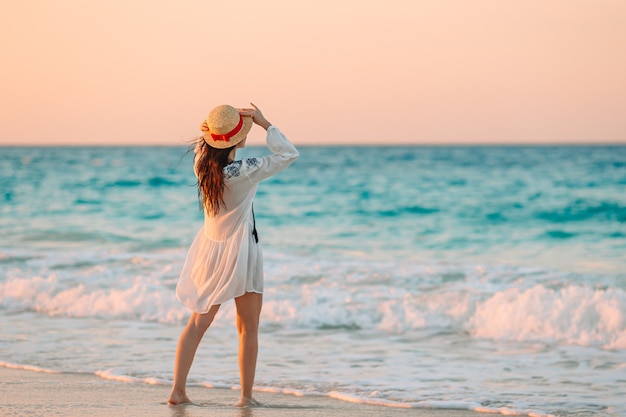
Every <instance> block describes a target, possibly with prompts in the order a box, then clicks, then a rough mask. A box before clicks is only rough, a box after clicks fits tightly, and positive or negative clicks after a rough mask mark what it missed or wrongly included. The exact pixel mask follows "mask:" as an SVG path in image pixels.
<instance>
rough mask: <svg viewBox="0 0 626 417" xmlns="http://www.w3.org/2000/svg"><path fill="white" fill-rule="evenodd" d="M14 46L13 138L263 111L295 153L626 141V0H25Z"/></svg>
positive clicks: (14, 4)
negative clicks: (233, 110) (238, 109)
mask: <svg viewBox="0 0 626 417" xmlns="http://www.w3.org/2000/svg"><path fill="white" fill-rule="evenodd" d="M0 45H1V48H0V51H1V54H2V65H1V66H0V97H1V98H0V112H1V120H2V121H1V123H0V145H7V144H50V145H54V144H112V145H113V144H171V145H180V144H183V143H184V142H185V141H186V140H188V139H190V138H192V137H194V136H196V135H198V134H199V133H200V131H199V130H198V128H199V125H200V123H201V121H202V119H203V118H204V117H206V115H207V114H208V112H209V111H210V110H211V108H213V107H214V106H216V105H219V104H223V103H228V104H232V105H235V106H247V105H248V103H249V102H250V101H252V102H254V103H255V104H257V105H258V106H259V107H260V108H261V109H262V110H263V111H264V113H265V115H266V116H267V118H268V119H269V120H270V121H271V122H273V123H274V124H276V125H277V126H279V127H280V128H281V129H282V130H283V131H284V132H285V133H286V134H287V136H288V137H289V138H290V139H291V140H292V141H293V142H294V143H296V144H352V143H359V144H448V143H461V144H470V143H522V144H533V143H626V1H624V0H594V1H588V0H586V1H580V0H404V1H401V0H385V1H383V0H376V1H374V0H360V1H353V0H263V1H260V0H259V1H246V0H239V1H225V0H221V1H212V0H181V1H171V0H170V1H164V0H117V1H116V0H55V1H47V0H39V1H33V0H19V1H18V0H15V1H11V2H8V1H5V2H3V3H2V6H1V7H0ZM262 138H263V135H262V131H261V129H260V128H257V129H253V131H252V133H251V137H250V142H251V143H252V144H260V143H261V142H262Z"/></svg>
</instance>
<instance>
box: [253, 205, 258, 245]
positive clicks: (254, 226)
mask: <svg viewBox="0 0 626 417" xmlns="http://www.w3.org/2000/svg"><path fill="white" fill-rule="evenodd" d="M252 236H254V241H255V242H256V243H259V234H258V233H257V232H256V220H255V219H254V204H253V205H252Z"/></svg>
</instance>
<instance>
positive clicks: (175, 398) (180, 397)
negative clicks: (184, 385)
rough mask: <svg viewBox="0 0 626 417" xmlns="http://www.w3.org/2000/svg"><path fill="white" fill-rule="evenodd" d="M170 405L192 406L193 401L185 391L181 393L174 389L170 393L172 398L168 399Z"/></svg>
mask: <svg viewBox="0 0 626 417" xmlns="http://www.w3.org/2000/svg"><path fill="white" fill-rule="evenodd" d="M167 403H168V404H169V405H180V404H191V400H190V399H189V397H187V394H185V391H179V390H175V389H172V392H170V398H168V399H167Z"/></svg>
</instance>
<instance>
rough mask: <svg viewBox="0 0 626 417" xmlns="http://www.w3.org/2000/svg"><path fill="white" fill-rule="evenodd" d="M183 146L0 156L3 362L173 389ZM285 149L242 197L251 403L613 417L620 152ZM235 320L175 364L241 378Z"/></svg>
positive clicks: (184, 230) (620, 274) (190, 232)
mask: <svg viewBox="0 0 626 417" xmlns="http://www.w3.org/2000/svg"><path fill="white" fill-rule="evenodd" d="M186 150H187V149H186V148H185V147H184V146H172V147H150V146H146V147H132V146H128V147H0V334H1V336H0V366H4V367H12V368H18V369H25V370H30V371H38V372H54V373H69V374H74V373H83V374H95V375H98V376H99V377H101V378H105V379H112V380H119V381H130V382H135V383H145V384H165V385H169V384H171V382H172V374H173V371H172V370H173V361H174V354H175V350H176V344H177V340H178V336H179V335H180V332H181V330H182V328H183V326H184V324H185V323H186V320H187V319H188V317H189V314H190V313H189V311H188V310H187V309H186V308H185V307H184V306H183V305H182V304H181V303H180V302H178V301H177V300H176V297H175V286H176V283H177V280H178V274H179V272H180V270H181V268H182V264H183V261H184V258H185V253H186V250H187V248H188V246H189V244H190V243H191V241H192V239H193V237H194V235H195V233H196V232H197V231H198V229H199V228H200V227H202V222H203V215H202V212H201V211H200V210H199V205H198V198H197V189H196V187H195V177H194V174H193V170H192V154H189V153H186ZM299 150H300V152H301V155H300V158H299V159H298V160H297V161H296V162H295V163H294V164H293V165H292V166H291V167H290V168H289V169H288V170H286V171H284V172H281V173H280V174H278V175H276V176H274V177H272V178H270V179H268V180H265V181H264V182H262V183H261V185H260V187H259V191H258V194H257V197H256V200H255V206H254V207H255V214H256V223H257V229H258V231H259V237H260V244H261V245H262V247H263V252H264V259H265V286H266V288H265V293H264V306H263V311H262V316H261V334H260V351H259V361H258V366H257V374H256V375H257V376H256V389H257V390H258V391H264V392H276V393H285V394H293V395H297V396H304V397H306V396H326V397H331V398H335V399H337V400H342V401H351V402H359V403H367V404H376V405H379V406H380V407H381V415H384V410H386V407H404V408H441V409H464V410H476V411H480V412H485V413H494V414H502V415H529V416H626V146H619V145H616V146H392V147H368V146H334V147H324V146H302V147H299ZM267 152H268V151H267V149H266V148H263V147H252V148H246V149H244V150H242V151H241V152H240V153H239V154H238V157H241V156H261V155H264V154H266V153H267ZM234 323H235V309H234V303H233V302H232V301H231V302H228V303H226V304H224V305H222V307H221V309H220V311H219V313H218V315H217V318H216V320H215V322H214V324H213V326H212V327H211V328H210V329H209V331H208V332H207V333H206V335H205V336H204V339H203V341H202V343H201V345H200V348H199V350H198V353H197V355H196V359H195V362H194V364H193V367H192V369H191V373H190V376H189V383H190V384H191V385H195V386H202V387H206V388H207V392H206V396H207V397H208V398H210V395H211V394H210V389H211V388H212V387H218V388H234V389H237V387H238V383H239V370H238V365H237V332H236V329H235V324H234ZM165 400H166V399H165V398H164V401H165Z"/></svg>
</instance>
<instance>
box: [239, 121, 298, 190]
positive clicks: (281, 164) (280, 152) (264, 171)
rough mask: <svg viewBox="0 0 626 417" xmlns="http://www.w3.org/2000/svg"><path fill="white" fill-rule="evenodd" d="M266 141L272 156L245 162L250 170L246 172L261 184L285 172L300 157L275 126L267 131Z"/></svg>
mask: <svg viewBox="0 0 626 417" xmlns="http://www.w3.org/2000/svg"><path fill="white" fill-rule="evenodd" d="M266 140H267V146H268V147H269V148H270V151H272V154H271V155H267V156H264V157H263V158H250V159H249V160H246V161H245V162H246V165H247V167H248V168H249V169H246V170H245V173H246V175H247V176H248V178H250V180H251V181H252V182H259V181H261V180H264V179H265V178H268V177H271V176H272V175H274V174H276V173H277V172H280V171H282V170H284V169H285V168H287V167H288V166H289V165H291V164H292V163H293V161H295V160H296V158H298V156H299V155H300V153H299V152H298V150H297V149H296V147H295V146H293V145H292V144H291V142H289V140H288V139H287V138H286V137H285V135H283V133H282V132H281V131H280V130H279V129H278V128H277V127H275V126H270V127H269V129H267V139H266Z"/></svg>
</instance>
